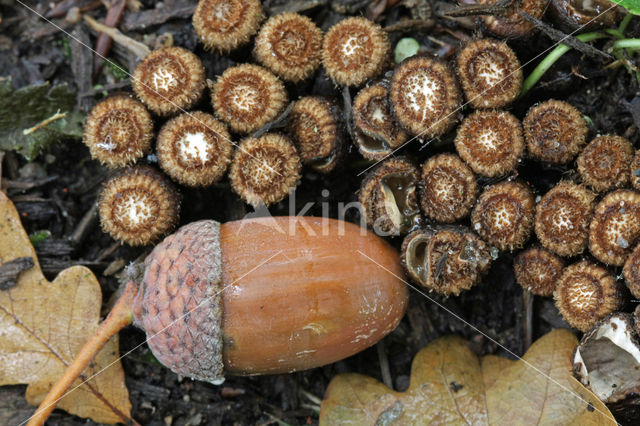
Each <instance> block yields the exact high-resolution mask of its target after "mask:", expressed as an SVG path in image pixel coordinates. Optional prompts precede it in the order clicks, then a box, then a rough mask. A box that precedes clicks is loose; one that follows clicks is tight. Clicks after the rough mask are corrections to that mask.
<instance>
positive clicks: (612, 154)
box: [577, 135, 634, 192]
mask: <svg viewBox="0 0 640 426" xmlns="http://www.w3.org/2000/svg"><path fill="white" fill-rule="evenodd" d="M633 154H634V152H633V145H631V142H629V141H628V140H627V139H625V138H623V137H622V136H616V135H605V136H598V137H597V138H595V139H594V140H592V141H591V142H590V143H589V145H587V146H586V147H585V149H584V150H582V152H581V153H580V155H579V156H578V161H577V163H578V173H580V176H581V177H582V180H583V181H584V183H585V184H587V185H588V186H590V187H591V188H593V190H594V191H597V192H604V191H608V190H610V189H613V188H621V187H623V186H625V185H626V184H627V183H628V182H629V177H630V168H631V162H632V161H633Z"/></svg>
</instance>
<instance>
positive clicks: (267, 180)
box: [229, 133, 302, 207]
mask: <svg viewBox="0 0 640 426" xmlns="http://www.w3.org/2000/svg"><path fill="white" fill-rule="evenodd" d="M301 168H302V166H301V164H300V157H298V154H297V152H296V149H295V148H294V146H293V144H291V142H290V141H289V139H288V138H286V137H285V136H283V135H280V134H278V133H266V134H264V135H262V136H260V137H259V138H246V139H244V140H243V141H241V142H240V145H239V146H238V149H237V150H236V152H235V154H234V155H233V160H231V169H230V171H229V181H230V182H231V187H232V188H233V190H234V191H235V192H236V193H237V194H238V195H240V197H241V198H242V199H243V200H244V201H245V202H247V203H248V204H251V205H252V206H253V207H257V206H259V205H260V204H263V203H264V204H265V205H267V206H268V205H271V204H274V203H277V202H278V201H281V200H283V199H284V198H286V197H287V196H288V195H289V192H290V191H291V190H293V189H295V187H296V186H297V185H298V183H299V182H300V170H301Z"/></svg>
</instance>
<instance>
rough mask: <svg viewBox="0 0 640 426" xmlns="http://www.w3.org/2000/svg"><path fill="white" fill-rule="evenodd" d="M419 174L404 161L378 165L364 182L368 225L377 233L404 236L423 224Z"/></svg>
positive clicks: (362, 191) (362, 189) (362, 192)
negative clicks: (418, 189)
mask: <svg viewBox="0 0 640 426" xmlns="http://www.w3.org/2000/svg"><path fill="white" fill-rule="evenodd" d="M419 179H420V172H419V170H418V168H417V167H416V166H414V165H413V163H411V162H410V161H409V160H407V159H405V158H392V159H389V160H386V161H385V162H383V163H381V164H380V165H378V166H377V167H376V168H375V169H373V170H372V171H371V172H369V174H368V175H367V176H366V177H365V178H364V179H363V180H362V184H361V185H360V196H359V201H360V204H361V206H362V209H363V214H364V217H365V220H366V222H367V225H369V226H370V227H371V228H373V229H374V231H375V232H376V233H377V234H379V235H380V234H385V233H386V234H389V235H402V234H406V233H407V232H409V230H411V229H412V228H413V227H415V226H417V225H420V223H421V216H420V208H419V202H418V193H417V187H418V180H419Z"/></svg>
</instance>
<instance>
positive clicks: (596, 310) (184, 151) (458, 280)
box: [85, 0, 640, 329]
mask: <svg viewBox="0 0 640 426" xmlns="http://www.w3.org/2000/svg"><path fill="white" fill-rule="evenodd" d="M487 2H489V0H487ZM544 3H545V2H543V1H540V0H525V1H523V2H521V4H520V6H519V7H520V9H521V10H524V11H525V12H527V13H529V14H530V15H532V16H534V17H540V16H541V14H542V13H543V11H544ZM265 18H266V17H265V14H264V12H263V10H262V7H261V5H260V2H258V1H256V0H202V1H200V2H199V4H198V7H197V9H196V12H195V14H194V17H193V23H194V27H195V29H196V32H197V34H198V37H199V39H200V40H201V41H202V42H203V43H204V45H205V48H206V49H208V50H215V51H218V52H222V53H225V52H228V51H230V50H233V49H235V48H237V47H239V46H241V45H245V44H247V43H249V42H250V41H251V39H252V38H254V36H255V42H254V45H253V49H252V53H253V58H254V59H255V61H256V62H257V63H258V64H253V63H243V64H237V65H234V66H231V67H229V68H227V69H226V70H224V71H223V72H222V74H221V75H219V76H217V77H216V78H215V79H214V80H213V81H211V82H210V84H209V89H210V101H211V106H212V110H213V114H209V113H206V112H204V111H192V112H188V111H189V110H190V109H191V108H193V107H195V106H196V105H200V104H198V102H199V101H200V100H201V99H202V97H203V94H204V91H205V88H206V83H205V70H204V67H203V65H202V63H201V62H200V60H199V59H198V58H197V57H196V56H195V55H193V54H192V53H191V52H188V51H186V50H185V49H182V48H179V47H171V48H165V49H161V50H158V51H155V52H153V53H152V54H150V55H149V56H148V57H147V58H145V59H144V60H143V61H142V63H141V64H140V65H139V66H138V68H137V69H136V72H135V73H134V78H133V80H132V81H133V88H134V92H135V94H136V96H137V98H138V99H139V100H140V102H138V101H137V100H134V99H132V98H130V97H127V96H118V97H113V98H110V99H107V100H105V101H103V102H104V104H99V105H98V106H96V108H95V109H94V111H92V113H91V114H90V117H89V119H88V121H87V127H86V129H87V131H86V135H87V136H86V137H85V141H86V143H87V145H88V146H89V147H90V149H91V152H92V155H93V156H94V157H95V158H97V159H99V160H100V161H102V162H103V163H105V164H106V165H107V166H109V167H113V168H120V167H124V166H130V165H131V164H132V163H135V162H136V160H139V159H140V158H142V157H143V156H144V154H146V153H148V152H150V151H151V141H152V140H153V121H152V118H151V114H150V113H149V111H151V113H153V114H154V115H156V116H160V117H165V118H167V119H168V120H167V121H166V122H165V123H164V124H163V125H162V126H161V127H160V131H159V132H158V135H157V143H156V154H157V158H158V165H159V167H160V168H161V169H162V170H163V171H165V173H166V174H167V175H168V176H169V177H170V178H171V179H172V180H173V181H175V182H177V183H178V184H180V185H186V186H193V187H206V186H209V185H211V184H212V183H214V182H217V181H219V180H221V179H223V178H224V177H225V176H227V175H228V179H229V182H230V184H231V187H232V189H233V190H234V191H235V192H236V193H237V194H238V195H239V197H240V198H241V199H242V200H243V201H245V202H246V203H247V204H249V205H252V206H254V207H257V206H258V205H260V204H262V203H264V204H266V205H270V204H274V203H277V202H279V201H281V200H283V199H284V198H285V197H286V196H287V195H288V194H289V193H290V191H291V190H292V189H294V188H295V187H296V186H297V185H298V184H299V182H300V180H301V177H302V167H303V166H305V167H307V168H309V169H311V170H313V171H315V172H319V173H330V172H331V171H333V170H335V169H336V167H337V165H338V164H339V163H340V161H341V159H342V158H343V157H344V154H345V152H346V151H347V148H348V147H347V144H346V142H345V141H346V140H347V139H348V138H351V140H352V141H353V144H354V146H355V147H356V148H357V150H358V151H359V152H360V154H361V155H362V156H363V157H364V158H366V159H368V160H373V161H376V162H378V163H379V164H376V165H375V166H374V167H373V168H372V170H371V171H370V172H369V173H368V175H367V176H366V177H365V178H364V179H363V181H362V183H361V188H360V193H359V201H360V203H361V206H362V213H363V217H364V219H365V220H366V223H367V224H368V225H369V226H370V227H371V228H373V229H374V230H375V231H376V232H378V233H379V234H383V235H389V236H406V237H405V240H404V244H403V246H402V250H403V253H402V259H403V264H404V266H405V269H406V272H407V274H408V275H409V277H410V278H411V279H412V280H414V281H416V282H418V283H420V284H421V285H423V286H425V287H426V288H428V289H429V290H433V291H436V292H439V293H441V294H445V295H457V294H458V293H459V292H460V291H462V290H466V289H469V288H471V286H473V285H474V284H476V283H477V282H479V281H480V278H481V276H482V274H484V273H486V272H487V270H488V268H489V265H490V263H491V261H492V259H495V258H496V257H497V253H499V252H500V251H507V252H517V251H519V250H524V251H521V252H520V253H516V256H515V260H514V271H515V276H516V281H517V282H518V283H520V284H521V285H522V286H523V287H524V288H526V289H527V290H529V291H531V292H532V293H533V294H538V295H543V296H550V295H554V297H555V298H556V303H557V305H558V307H559V309H560V311H561V313H562V314H563V316H566V317H567V322H569V323H570V324H571V325H574V326H576V327H578V326H577V325H576V324H579V327H578V328H580V329H584V328H585V327H587V326H588V324H593V323H594V322H595V321H597V320H598V319H600V318H602V317H603V316H604V315H606V314H608V313H609V312H611V310H612V309H613V310H615V309H618V308H619V307H620V306H621V298H622V296H621V295H622V294H623V292H621V291H619V290H620V289H619V288H618V287H619V286H614V287H615V288H616V290H615V291H613V290H610V291H609V290H606V289H604V290H598V291H595V290H593V291H592V290H588V289H586V288H587V287H588V286H589V285H591V284H589V285H587V284H584V283H583V284H584V285H585V286H587V287H585V289H580V288H579V284H577V282H578V281H580V280H577V279H567V278H566V277H565V275H567V274H568V272H567V271H568V270H569V271H571V270H572V269H569V268H571V267H573V266H574V265H576V264H577V263H575V262H576V261H577V262H589V263H588V265H587V266H588V267H583V268H582V269H580V271H582V272H581V273H580V274H574V275H572V277H575V276H579V277H587V276H595V275H597V274H596V272H598V273H599V272H602V271H605V272H606V273H607V274H613V272H614V271H613V270H612V269H611V268H613V267H623V266H624V268H625V269H624V271H625V272H624V276H625V278H626V277H629V278H626V280H627V285H628V286H629V287H630V288H632V287H633V285H634V284H633V283H634V282H636V281H637V277H636V275H637V274H635V271H634V270H633V265H635V263H634V262H637V260H631V259H635V258H637V257H638V255H637V252H638V249H637V248H636V247H637V245H638V242H639V240H640V223H639V222H640V219H639V218H638V215H639V214H640V213H639V212H640V195H639V194H638V193H637V192H636V191H637V190H638V189H639V188H640V152H634V148H633V145H632V144H631V143H630V142H629V141H628V140H626V139H625V138H622V137H620V136H616V135H604V136H597V137H595V138H594V139H593V140H592V141H590V142H589V143H587V135H588V127H587V123H586V120H585V119H584V117H583V115H582V114H581V113H580V111H578V110H577V109H576V108H575V107H573V106H572V105H570V104H568V103H567V102H563V101H559V100H553V99H552V100H548V101H545V102H541V103H538V104H536V105H533V106H532V107H531V108H530V109H529V111H528V112H527V113H526V115H525V116H524V117H522V121H521V120H520V119H519V118H518V117H516V116H515V115H514V114H512V113H511V112H508V111H506V110H505V109H504V108H507V107H508V106H509V105H510V104H511V103H512V102H514V101H515V100H516V98H517V97H518V95H519V93H520V89H521V86H522V80H523V79H522V70H521V65H520V62H519V60H518V58H517V56H516V54H515V53H514V52H513V50H511V49H510V47H509V46H508V45H507V43H505V42H504V41H500V40H496V39H491V38H483V39H473V40H470V41H468V42H466V43H464V44H463V45H462V46H461V47H460V50H459V53H458V55H457V57H456V58H455V61H453V62H454V63H453V64H451V65H454V66H450V64H448V63H447V62H445V61H443V60H440V59H436V58H432V57H428V56H425V55H416V56H412V57H409V58H406V59H405V60H403V61H402V62H401V63H399V64H398V65H396V66H395V67H393V68H392V62H391V45H390V43H389V38H388V36H387V33H386V32H385V31H384V30H383V29H382V28H381V27H380V26H379V25H377V24H375V23H373V22H371V21H369V20H367V19H365V18H359V17H357V18H346V19H343V20H341V21H339V22H337V23H336V24H334V25H333V26H332V27H330V28H329V29H328V30H327V32H326V33H325V34H323V32H322V31H321V30H320V29H319V28H318V27H317V25H316V24H315V23H314V22H313V21H312V20H311V19H309V18H308V17H305V16H302V15H299V14H296V13H283V14H279V15H275V16H271V17H269V18H268V19H266V20H265ZM480 19H481V21H483V23H484V25H485V27H486V28H487V29H489V30H490V31H491V32H492V33H494V34H495V35H497V36H499V37H505V36H509V37H513V36H516V37H518V36H522V35H525V34H527V33H528V32H530V31H531V29H532V28H533V27H532V26H531V24H530V23H529V22H528V21H526V20H524V18H522V16H521V15H519V14H518V13H517V11H516V10H515V9H514V10H511V9H509V10H508V11H507V12H506V13H505V14H503V15H501V16H494V17H490V18H487V17H482V18H480ZM263 22H264V23H263ZM320 67H323V68H324V71H325V73H326V76H327V77H328V78H329V79H331V80H332V81H333V83H334V84H335V85H336V86H340V87H342V89H343V90H354V89H355V90H357V93H356V95H355V97H354V100H353V103H352V105H351V108H350V109H349V112H350V114H348V115H345V114H343V112H342V110H341V105H340V104H338V103H337V102H336V101H335V100H334V99H330V98H325V97H322V96H318V95H315V94H313V93H311V94H308V95H306V96H302V97H301V98H299V99H294V100H293V102H292V103H291V104H290V105H289V102H290V99H289V95H288V93H287V88H286V86H285V82H286V83H287V84H295V83H299V82H304V81H306V80H309V79H310V78H311V77H312V76H313V75H314V74H315V73H316V71H317V70H318V69H319V68H320ZM387 71H388V72H387ZM178 82H182V83H184V84H178ZM463 103H465V105H466V104H468V105H469V106H471V107H472V108H473V109H474V111H471V112H470V113H468V114H467V115H466V116H463V114H462V113H461V112H460V111H461V109H462V106H463ZM287 105H289V108H287ZM145 107H146V108H145ZM147 109H148V110H149V111H147ZM134 110H135V111H137V113H138V114H137V115H135V118H134V115H133V114H128V113H127V112H126V111H134ZM101 111H102V112H101ZM119 111H120V112H119ZM123 111H124V112H123ZM107 112H108V113H109V114H107ZM283 117H284V118H283ZM278 120H283V121H282V122H283V125H282V126H280V128H281V132H282V133H271V132H269V129H270V127H271V124H272V123H274V122H278ZM345 120H348V121H345ZM458 122H460V124H459V125H458V126H457V129H456V130H455V138H454V143H453V146H454V149H455V152H448V153H440V154H437V155H433V156H431V157H429V158H427V159H426V160H425V161H424V162H423V163H422V164H416V163H414V162H413V160H412V159H410V158H408V157H403V156H400V157H392V155H393V154H394V153H395V152H396V151H397V150H398V149H400V148H402V147H403V146H404V145H405V144H406V143H408V142H410V141H412V140H413V139H418V140H420V141H425V140H429V139H432V138H440V137H442V136H444V135H445V134H447V133H449V132H450V131H451V130H453V129H454V127H455V126H456V124H457V123H458ZM119 125H122V126H124V127H123V128H124V129H125V130H116V129H115V127H117V126H119ZM126 126H128V127H126ZM125 127H126V128H125ZM265 132H266V133H265ZM234 137H237V138H238V140H239V143H234V142H233V141H232V138H234ZM135 141H138V142H139V143H138V144H137V145H136V144H135V143H134V142H135ZM234 146H235V147H236V148H235V149H234ZM118 155H120V157H119V158H116V157H117V156H118ZM523 158H528V159H530V160H532V161H535V162H538V163H540V164H542V165H543V166H547V165H551V166H556V167H565V168H569V167H571V165H572V164H573V162H574V161H575V164H576V173H575V174H574V175H571V176H570V177H569V178H568V179H565V180H563V181H561V182H559V183H558V184H557V185H555V186H554V187H553V188H551V189H550V190H549V191H548V192H547V193H545V194H540V196H539V197H536V195H537V194H535V192H534V191H533V190H532V189H531V187H530V186H529V185H528V184H527V182H525V181H523V180H522V179H519V178H517V173H518V167H519V165H520V164H521V162H522V159H523ZM134 168H135V166H134ZM125 170H130V169H125ZM227 172H228V173H227ZM122 174H126V172H119V175H122ZM152 174H154V173H150V172H148V171H145V172H144V173H138V175H144V176H150V175H152ZM156 174H158V173H156ZM158 175H159V174H158ZM138 179H139V177H138ZM164 179H165V181H166V178H164ZM165 184H166V185H165ZM107 185H108V184H107ZM156 186H157V187H159V188H164V187H167V188H168V187H169V186H171V183H170V182H163V183H162V184H156ZM167 191H168V190H167ZM116 192H117V191H116ZM168 192H169V191H168ZM105 193H114V190H111V191H107V190H106V189H105ZM143 198H144V197H137V198H135V199H134V198H131V197H129V198H127V197H122V196H121V195H120V194H119V193H117V194H116V198H115V199H116V200H122V199H126V200H128V201H127V202H128V203H129V204H128V205H129V207H130V208H132V209H137V210H132V211H130V212H129V213H127V214H124V213H122V214H121V215H123V217H127V218H129V219H130V220H129V222H131V223H133V222H134V221H136V220H142V218H143V217H145V215H146V214H147V213H148V212H149V211H151V210H149V208H146V207H144V208H143V207H142V204H141V203H142V201H140V200H142V199H143ZM172 199H173V200H177V198H176V197H174V198H172ZM175 203H176V204H175V208H173V209H172V208H159V207H158V210H167V211H171V210H173V211H177V208H178V206H179V204H177V203H178V202H177V201H175ZM103 204H104V203H103ZM156 207H157V206H156ZM114 211H116V210H114ZM136 212H137V213H136ZM143 212H147V213H143ZM121 222H123V221H121ZM163 223H165V222H163ZM166 223H167V224H169V225H167V227H166V229H164V230H163V231H162V232H167V231H168V229H169V228H170V227H171V226H172V224H173V223H175V219H171V220H167V221H166ZM103 227H104V228H105V230H108V231H109V232H110V233H111V235H114V236H116V238H118V239H120V240H121V241H126V242H129V243H133V244H145V243H148V242H150V241H153V240H154V239H156V240H157V239H158V237H159V236H160V234H157V235H154V236H153V237H150V238H151V239H149V240H148V241H146V242H143V240H142V239H141V238H139V237H136V238H131V239H127V238H126V237H124V236H123V235H124V233H122V232H119V231H115V230H113V229H112V228H113V227H110V226H106V225H103ZM157 232H161V231H157ZM532 236H534V237H535V240H536V241H534V243H533V244H532V245H527V244H528V242H529V241H530V240H531V239H532ZM634 250H635V251H634ZM632 253H633V254H632ZM578 256H583V258H578ZM572 263H573V265H572ZM601 263H602V264H601ZM629 265H631V266H629ZM598 268H599V269H598ZM574 269H575V268H574ZM585 271H586V272H585ZM587 272H588V273H587ZM565 273H566V274H565ZM589 274H591V275H589ZM603 274H604V272H603V273H602V274H601V275H600V278H602V277H603V276H605V275H603ZM567 276H568V275H567ZM613 276H615V274H614V275H613ZM563 277H564V278H565V279H563ZM585 280H586V278H585ZM634 280H635V281H634ZM600 281H602V282H605V284H607V285H608V281H607V280H604V281H603V280H602V279H601V280H600ZM585 282H586V281H585ZM590 282H591V281H590ZM593 282H596V281H593ZM561 283H562V287H560V284H561ZM637 285H638V287H639V288H640V284H637ZM589 288H591V287H589ZM607 288H608V287H607ZM558 289H559V290H558ZM637 291H638V292H639V293H640V290H637ZM582 293H584V294H587V293H588V294H590V295H596V294H597V297H596V296H594V298H593V300H594V303H593V304H591V303H584V304H583V305H582V306H581V307H579V309H577V308H576V309H573V310H572V309H570V307H568V306H565V305H563V303H565V302H563V301H562V300H561V299H562V298H563V297H565V296H566V297H568V298H569V299H571V297H569V296H567V295H573V294H582ZM596 302H597V303H596ZM578 310H583V311H585V312H586V311H589V312H590V313H589V315H591V316H589V315H586V314H585V315H586V316H584V318H587V317H588V318H590V320H589V321H586V320H585V321H582V320H580V321H577V320H573V319H570V318H569V316H570V315H572V312H574V311H575V312H577V311H578Z"/></svg>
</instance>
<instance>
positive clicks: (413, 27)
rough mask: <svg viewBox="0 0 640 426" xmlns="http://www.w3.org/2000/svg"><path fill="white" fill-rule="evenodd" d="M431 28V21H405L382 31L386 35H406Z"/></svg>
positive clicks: (432, 22) (432, 24)
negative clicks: (394, 33) (396, 33)
mask: <svg viewBox="0 0 640 426" xmlns="http://www.w3.org/2000/svg"><path fill="white" fill-rule="evenodd" d="M433 26H434V21H433V20H432V19H405V20H403V21H398V22H396V23H395V24H391V25H389V26H386V27H384V30H385V31H386V32H388V33H393V32H401V33H406V32H411V31H424V30H430V29H431V28H433Z"/></svg>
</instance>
